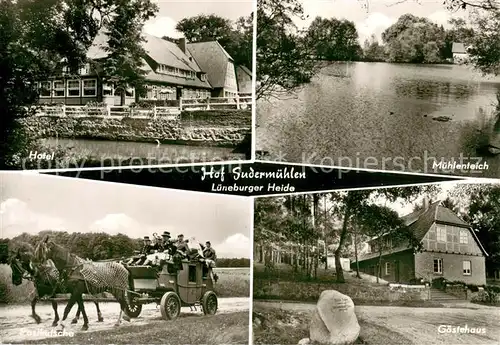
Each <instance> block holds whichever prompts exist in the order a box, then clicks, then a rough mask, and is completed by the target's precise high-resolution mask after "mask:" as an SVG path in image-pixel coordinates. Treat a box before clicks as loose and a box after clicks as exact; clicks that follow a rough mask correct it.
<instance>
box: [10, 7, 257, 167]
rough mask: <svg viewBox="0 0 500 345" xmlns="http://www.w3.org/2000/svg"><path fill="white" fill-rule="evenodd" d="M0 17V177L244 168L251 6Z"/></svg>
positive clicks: (17, 10)
mask: <svg viewBox="0 0 500 345" xmlns="http://www.w3.org/2000/svg"><path fill="white" fill-rule="evenodd" d="M0 9H1V10H0V13H1V14H0V15H1V16H2V20H1V21H0V31H1V32H2V35H1V38H0V42H1V49H0V51H1V53H0V54H1V60H2V79H1V81H0V88H1V93H2V95H4V97H2V100H1V104H0V105H1V109H2V117H3V118H4V126H2V133H3V135H2V138H5V139H2V144H1V149H0V157H1V162H0V165H1V166H0V168H2V170H6V169H9V170H12V169H16V170H17V169H31V170H39V169H67V168H81V167H102V166H106V167H108V166H120V167H121V166H131V165H134V166H138V165H141V166H146V165H175V164H180V163H184V164H185V163H204V162H218V161H240V160H249V159H251V154H252V148H251V143H252V108H253V97H252V79H253V77H252V59H253V27H254V25H253V22H254V21H253V15H252V12H253V10H254V9H253V2H252V1H251V0H244V1H207V0H202V1H180V0H131V1H123V0H111V1H92V0H84V1H74V0H56V1H45V0H26V1H14V0H7V1H2V3H1V4H0Z"/></svg>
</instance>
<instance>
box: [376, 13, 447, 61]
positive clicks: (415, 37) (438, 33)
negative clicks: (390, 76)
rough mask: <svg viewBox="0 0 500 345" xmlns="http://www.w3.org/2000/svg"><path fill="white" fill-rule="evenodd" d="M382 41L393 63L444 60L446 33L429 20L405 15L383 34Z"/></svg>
mask: <svg viewBox="0 0 500 345" xmlns="http://www.w3.org/2000/svg"><path fill="white" fill-rule="evenodd" d="M382 39H383V41H384V43H385V44H386V46H387V51H388V54H389V61H391V62H411V63H437V62H440V61H441V60H442V56H441V47H444V46H445V31H444V29H443V27H440V26H438V25H436V24H434V23H432V22H431V21H429V20H428V19H427V18H419V17H416V16H414V15H412V14H405V15H403V16H401V17H399V19H398V21H397V22H396V23H394V24H393V25H391V26H390V27H389V28H387V29H386V30H385V31H384V32H383V33H382Z"/></svg>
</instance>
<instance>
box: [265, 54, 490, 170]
mask: <svg viewBox="0 0 500 345" xmlns="http://www.w3.org/2000/svg"><path fill="white" fill-rule="evenodd" d="M499 91H500V77H495V78H486V77H483V76H482V75H480V74H479V73H477V72H476V71H473V70H472V69H471V68H469V67H466V66H459V65H412V64H389V63H364V62H360V63H331V64H329V65H327V66H325V67H323V68H322V69H321V71H320V72H319V73H318V75H317V76H316V77H315V78H314V79H313V80H312V82H311V83H309V84H308V85H306V86H305V87H303V88H302V89H301V90H298V91H297V92H296V93H294V94H290V95H288V96H285V97H281V98H280V99H279V100H275V99H271V100H259V101H258V103H257V129H256V149H257V150H264V151H268V152H269V154H270V156H271V159H275V160H283V161H289V162H299V163H307V164H321V165H335V166H346V167H352V168H367V169H383V170H397V171H407V172H427V173H447V172H446V171H444V170H443V171H439V169H437V170H436V169H433V168H432V166H433V162H434V161H445V162H448V161H456V162H462V164H467V162H470V163H471V164H473V163H474V162H479V160H481V162H484V161H486V162H487V169H486V167H485V169H486V170H481V171H475V172H472V171H470V170H466V171H454V172H453V174H461V173H463V174H472V173H474V174H475V176H481V177H483V176H499V175H500V163H499V158H498V157H494V156H491V157H489V156H488V154H487V152H482V151H481V150H482V148H483V147H484V145H485V144H487V143H488V139H489V138H488V135H490V133H491V130H492V127H493V124H494V114H495V104H496V93H497V92H499ZM461 157H462V158H461ZM450 173H451V172H450Z"/></svg>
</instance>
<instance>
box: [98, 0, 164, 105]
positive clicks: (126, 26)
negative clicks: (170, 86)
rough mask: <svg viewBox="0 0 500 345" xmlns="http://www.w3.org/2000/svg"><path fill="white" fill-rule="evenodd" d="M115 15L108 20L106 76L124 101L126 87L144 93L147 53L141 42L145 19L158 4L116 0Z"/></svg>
mask: <svg viewBox="0 0 500 345" xmlns="http://www.w3.org/2000/svg"><path fill="white" fill-rule="evenodd" d="M115 3H116V4H115V10H114V13H113V16H111V17H110V18H109V20H108V21H106V25H105V26H106V29H107V34H108V45H107V47H106V48H105V50H106V52H107V53H108V56H107V57H106V59H105V60H104V64H103V69H104V70H103V79H104V80H105V81H106V80H109V81H110V82H111V83H113V84H114V85H115V89H116V90H119V92H120V95H121V104H125V93H126V90H127V88H130V87H134V88H135V89H136V93H137V94H138V95H142V94H144V91H145V89H144V83H145V78H144V76H145V74H146V70H145V69H143V68H142V67H143V66H144V63H143V58H144V56H145V55H146V51H145V50H144V48H143V46H142V43H143V42H144V41H145V40H144V38H143V37H142V28H143V26H144V22H145V21H146V20H148V19H149V18H150V17H152V16H153V15H154V14H155V11H156V10H157V7H156V5H155V4H154V3H152V2H151V0H140V1H129V0H115Z"/></svg>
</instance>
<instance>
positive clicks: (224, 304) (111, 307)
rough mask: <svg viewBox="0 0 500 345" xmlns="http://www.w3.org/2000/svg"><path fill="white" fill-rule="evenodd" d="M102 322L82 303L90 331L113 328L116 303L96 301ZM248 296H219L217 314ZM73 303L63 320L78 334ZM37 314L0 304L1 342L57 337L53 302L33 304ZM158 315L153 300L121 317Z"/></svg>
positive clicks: (235, 308)
mask: <svg viewBox="0 0 500 345" xmlns="http://www.w3.org/2000/svg"><path fill="white" fill-rule="evenodd" d="M99 306H100V309H101V312H102V315H103V317H104V322H97V312H96V308H95V306H94V304H93V303H91V302H90V303H89V302H87V303H85V309H86V311H87V316H88V318H89V330H88V332H90V331H103V330H112V329H114V328H115V327H114V324H115V323H116V320H117V317H118V312H119V309H118V308H119V306H118V304H117V303H99ZM249 306H250V299H249V298H219V309H218V311H217V314H229V313H235V312H241V311H247V310H249ZM64 307H65V303H59V308H58V311H59V316H60V317H61V318H62V315H63V312H64ZM76 310H77V308H76V306H74V307H73V309H72V310H71V312H70V315H69V316H68V319H67V321H66V323H65V326H66V328H65V331H66V332H73V333H74V334H77V333H79V332H82V331H81V330H80V328H81V326H82V324H83V320H82V319H81V317H80V320H79V321H78V324H76V325H74V324H73V325H72V324H70V322H71V319H72V318H73V317H74V316H75V314H76ZM36 312H37V314H38V315H39V316H40V317H41V318H42V323H40V324H36V323H35V321H34V320H33V318H31V316H30V315H31V307H30V306H29V305H9V306H6V307H0V343H10V342H22V341H33V340H37V339H46V338H52V337H56V336H57V335H56V334H52V333H51V332H53V330H55V328H54V327H52V321H53V319H54V313H53V310H52V306H51V305H50V304H47V303H40V304H38V305H37V307H36ZM181 312H182V314H183V315H182V316H183V317H190V316H199V315H200V314H202V312H201V310H200V309H199V308H198V311H190V309H189V308H182V310H181ZM159 319H161V314H160V310H159V309H157V307H156V304H154V303H153V304H146V305H143V308H142V313H141V315H140V316H139V317H138V318H137V319H132V321H131V322H127V321H122V322H123V325H124V326H125V325H145V324H148V323H150V322H152V321H154V320H159Z"/></svg>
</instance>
